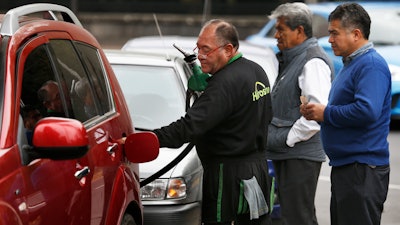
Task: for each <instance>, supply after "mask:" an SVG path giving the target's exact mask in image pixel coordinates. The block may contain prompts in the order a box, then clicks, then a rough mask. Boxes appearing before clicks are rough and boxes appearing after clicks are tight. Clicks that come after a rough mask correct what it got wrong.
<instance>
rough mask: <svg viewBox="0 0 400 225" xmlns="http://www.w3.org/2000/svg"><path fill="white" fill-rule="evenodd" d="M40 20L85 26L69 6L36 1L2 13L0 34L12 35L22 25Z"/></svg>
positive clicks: (0, 16)
mask: <svg viewBox="0 0 400 225" xmlns="http://www.w3.org/2000/svg"><path fill="white" fill-rule="evenodd" d="M38 20H56V21H65V22H70V23H73V24H76V25H78V26H80V27H83V26H82V24H81V22H80V21H79V19H78V18H77V17H76V15H75V14H74V13H73V12H72V11H71V10H70V9H68V8H67V7H64V6H61V5H56V4H49V3H34V4H29V5H24V6H20V7H17V8H13V9H10V10H8V11H7V13H6V14H1V15H0V35H2V36H5V35H6V36H12V35H13V34H14V33H15V32H16V31H17V30H18V29H19V28H20V27H21V26H23V25H25V24H28V23H31V22H35V21H38Z"/></svg>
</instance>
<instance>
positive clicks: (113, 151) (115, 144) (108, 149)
mask: <svg viewBox="0 0 400 225" xmlns="http://www.w3.org/2000/svg"><path fill="white" fill-rule="evenodd" d="M117 148H118V144H117V143H113V144H112V145H110V146H108V148H107V152H108V154H110V155H112V154H113V153H115V150H117Z"/></svg>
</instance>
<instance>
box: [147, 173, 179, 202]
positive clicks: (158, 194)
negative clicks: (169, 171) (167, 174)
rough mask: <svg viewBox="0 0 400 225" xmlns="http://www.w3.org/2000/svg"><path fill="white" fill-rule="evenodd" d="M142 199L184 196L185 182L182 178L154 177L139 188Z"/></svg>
mask: <svg viewBox="0 0 400 225" xmlns="http://www.w3.org/2000/svg"><path fill="white" fill-rule="evenodd" d="M140 197H141V199H142V200H163V199H176V198H183V197H186V183H185V180H183V179H182V178H173V179H156V180H154V181H153V182H151V183H149V184H147V185H146V186H144V187H142V188H140Z"/></svg>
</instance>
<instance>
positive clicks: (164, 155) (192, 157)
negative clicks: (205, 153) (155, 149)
mask: <svg viewBox="0 0 400 225" xmlns="http://www.w3.org/2000/svg"><path fill="white" fill-rule="evenodd" d="M186 146H187V144H185V145H183V146H182V147H181V148H177V149H172V148H160V153H159V155H158V157H157V159H155V160H153V161H151V162H147V163H141V164H139V171H140V178H141V179H143V178H147V177H149V176H151V175H153V174H154V173H156V172H158V171H159V170H161V169H162V168H164V167H165V166H166V165H167V164H168V163H170V162H171V161H172V160H174V159H175V158H176V157H177V156H178V155H179V154H180V153H181V152H182V151H183V150H184V149H185V148H186ZM197 170H202V167H201V163H200V160H199V158H198V156H197V152H196V148H195V147H194V148H193V149H192V150H191V151H190V152H189V153H188V154H187V155H186V156H185V157H184V158H183V159H182V160H181V161H180V162H179V163H178V164H177V165H176V166H174V167H173V168H172V169H170V170H169V171H168V172H166V173H165V174H163V175H161V176H160V178H170V177H184V176H185V175H186V174H189V173H193V172H195V171H197Z"/></svg>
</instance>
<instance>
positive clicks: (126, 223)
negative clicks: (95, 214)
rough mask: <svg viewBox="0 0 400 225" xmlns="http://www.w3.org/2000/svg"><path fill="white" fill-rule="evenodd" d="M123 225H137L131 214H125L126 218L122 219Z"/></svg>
mask: <svg viewBox="0 0 400 225" xmlns="http://www.w3.org/2000/svg"><path fill="white" fill-rule="evenodd" d="M121 225H137V224H136V221H135V219H134V218H133V216H132V215H131V214H129V213H125V214H124V218H122V221H121Z"/></svg>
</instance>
